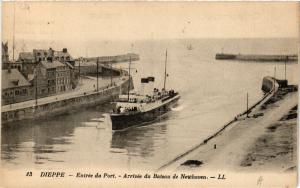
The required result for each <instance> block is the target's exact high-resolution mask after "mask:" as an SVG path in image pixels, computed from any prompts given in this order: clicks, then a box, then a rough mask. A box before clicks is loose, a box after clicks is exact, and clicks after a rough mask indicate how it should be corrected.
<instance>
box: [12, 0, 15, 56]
mask: <svg viewBox="0 0 300 188" xmlns="http://www.w3.org/2000/svg"><path fill="white" fill-rule="evenodd" d="M13 19H14V20H13V45H12V48H13V61H15V26H16V8H15V1H14V18H13Z"/></svg>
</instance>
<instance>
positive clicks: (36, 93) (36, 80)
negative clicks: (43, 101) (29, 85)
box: [35, 68, 38, 106]
mask: <svg viewBox="0 0 300 188" xmlns="http://www.w3.org/2000/svg"><path fill="white" fill-rule="evenodd" d="M37 84H38V77H37V68H35V106H37V103H38V102H37V99H38V89H37V87H38V86H37Z"/></svg>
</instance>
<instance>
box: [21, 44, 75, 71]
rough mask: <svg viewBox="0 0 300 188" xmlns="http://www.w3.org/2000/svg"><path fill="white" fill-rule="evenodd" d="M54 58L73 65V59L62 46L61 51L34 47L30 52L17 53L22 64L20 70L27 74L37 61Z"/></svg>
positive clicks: (32, 69)
mask: <svg viewBox="0 0 300 188" xmlns="http://www.w3.org/2000/svg"><path fill="white" fill-rule="evenodd" d="M49 59H50V60H56V61H60V62H62V63H69V64H71V65H72V66H74V64H75V61H74V59H73V58H72V56H71V55H70V54H69V52H68V50H67V48H63V49H62V51H55V50H53V49H52V48H49V49H48V50H45V49H34V50H33V51H32V52H21V53H20V54H19V58H18V62H20V63H21V64H22V67H21V72H22V73H23V74H24V75H25V76H27V75H28V74H33V72H34V69H35V67H36V65H37V63H38V62H41V61H48V60H49Z"/></svg>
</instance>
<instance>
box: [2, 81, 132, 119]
mask: <svg viewBox="0 0 300 188" xmlns="http://www.w3.org/2000/svg"><path fill="white" fill-rule="evenodd" d="M129 83H130V86H131V89H132V88H133V81H132V78H130V79H128V78H126V79H125V80H123V81H122V82H121V83H120V84H118V85H115V86H112V87H108V88H106V89H103V90H99V91H94V92H91V93H83V94H82V95H79V96H73V97H70V98H65V99H60V100H54V101H48V102H44V103H39V104H38V105H33V106H32V105H31V106H24V107H18V108H12V109H2V110H1V111H2V112H1V116H2V117H1V120H2V125H6V124H7V123H9V122H14V121H20V120H28V119H39V118H44V117H49V116H55V115H59V114H63V113H66V112H69V111H74V110H79V109H82V108H84V107H91V106H96V105H99V104H103V103H105V102H108V101H111V100H113V99H115V98H117V97H118V96H119V94H120V93H126V92H127V91H128V86H129Z"/></svg>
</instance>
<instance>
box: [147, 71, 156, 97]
mask: <svg viewBox="0 0 300 188" xmlns="http://www.w3.org/2000/svg"><path fill="white" fill-rule="evenodd" d="M154 80H155V78H154V77H153V76H149V77H148V81H149V84H148V85H149V87H148V92H147V94H148V95H150V96H151V95H153V89H154Z"/></svg>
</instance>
